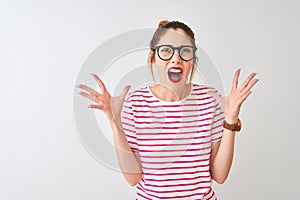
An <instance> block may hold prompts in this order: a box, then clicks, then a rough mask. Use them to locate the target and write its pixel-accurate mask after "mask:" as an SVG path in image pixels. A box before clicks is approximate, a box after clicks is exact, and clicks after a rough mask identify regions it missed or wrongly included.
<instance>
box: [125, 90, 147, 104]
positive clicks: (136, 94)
mask: <svg viewBox="0 0 300 200" xmlns="http://www.w3.org/2000/svg"><path fill="white" fill-rule="evenodd" d="M149 95H150V91H149V86H143V87H140V88H137V89H134V90H133V91H130V92H129V93H128V94H127V95H126V97H125V100H126V101H132V100H138V99H141V98H145V97H148V96H149Z"/></svg>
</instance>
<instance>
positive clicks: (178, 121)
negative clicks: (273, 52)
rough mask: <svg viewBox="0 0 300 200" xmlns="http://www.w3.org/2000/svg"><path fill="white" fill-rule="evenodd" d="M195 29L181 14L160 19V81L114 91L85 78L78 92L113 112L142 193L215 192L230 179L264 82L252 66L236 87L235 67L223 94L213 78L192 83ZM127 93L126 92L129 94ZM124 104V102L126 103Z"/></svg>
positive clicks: (153, 57)
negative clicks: (243, 120) (246, 114)
mask: <svg viewBox="0 0 300 200" xmlns="http://www.w3.org/2000/svg"><path fill="white" fill-rule="evenodd" d="M196 50H197V48H196V45H195V38H194V33H193V31H192V30H191V29H190V28H189V27H188V26H187V25H185V24H184V23H182V22H178V21H171V22H169V21H161V22H160V23H159V25H158V28H157V30H156V31H155V33H154V35H153V38H152V40H151V42H150V50H149V59H148V63H149V66H150V71H151V73H152V77H153V78H154V75H153V69H152V65H154V66H155V67H156V70H157V74H158V77H159V82H158V83H157V84H155V85H153V86H146V87H142V88H140V89H137V90H135V91H133V92H131V93H130V94H128V95H127V93H128V90H129V88H130V86H126V87H125V88H124V89H123V92H122V93H121V95H120V96H118V97H111V95H110V94H109V92H108V91H107V89H106V88H105V85H104V83H103V82H102V81H101V80H100V79H99V78H98V77H97V75H95V74H92V75H93V77H94V78H95V79H96V81H97V82H98V84H99V86H100V88H101V90H102V94H100V93H98V92H97V91H95V90H93V89H91V88H89V87H88V86H85V85H79V86H77V87H79V88H81V89H83V90H85V91H86V92H80V93H79V94H80V95H82V96H84V97H87V98H89V99H90V100H92V101H94V102H95V103H96V104H94V105H90V106H89V107H90V108H94V109H100V110H103V111H104V113H105V114H106V116H107V117H108V119H109V122H110V125H111V128H112V131H113V135H114V144H115V147H116V154H117V158H118V163H119V165H120V168H121V170H122V173H123V175H124V177H125V179H126V180H127V182H128V183H129V184H130V185H132V186H136V198H137V199H217V197H216V194H215V192H214V191H213V189H212V187H211V185H212V180H215V181H216V182H217V183H220V184H222V183H224V181H225V180H226V178H227V176H228V174H229V171H230V168H231V163H232V159H233V151H234V139H235V133H236V132H237V131H239V130H240V127H241V124H240V120H239V119H238V115H239V112H240V108H241V105H242V103H243V102H244V101H245V100H246V98H247V97H248V96H249V95H250V93H251V91H250V90H251V88H252V87H253V86H254V85H255V84H256V83H257V82H258V79H254V77H255V75H256V73H252V74H250V75H249V76H248V77H247V79H246V80H245V81H244V82H243V83H242V85H241V86H240V87H239V88H238V78H239V74H240V69H239V70H237V71H236V72H235V75H234V78H233V81H232V88H231V91H230V94H229V95H228V96H227V97H225V98H223V97H221V96H220V95H219V94H218V93H217V91H216V90H215V89H214V88H212V87H209V86H205V85H198V84H195V83H192V82H191V80H192V77H193V74H194V72H195V67H196V64H197V57H196V56H195V52H196ZM125 97H126V98H125ZM122 108H123V109H122Z"/></svg>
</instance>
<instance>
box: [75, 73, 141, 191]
mask: <svg viewBox="0 0 300 200" xmlns="http://www.w3.org/2000/svg"><path fill="white" fill-rule="evenodd" d="M92 76H93V77H94V78H95V79H96V81H97V83H98V85H99V86H100V88H101V90H102V94H100V93H98V92H97V91H95V90H93V89H92V88H90V87H88V86H85V85H82V84H81V85H78V86H77V87H78V88H81V89H83V90H85V91H86V92H87V93H86V92H80V93H79V94H80V95H82V96H84V97H86V98H88V99H90V100H92V101H94V102H95V103H96V104H94V105H90V106H89V108H95V109H100V110H102V111H103V112H104V113H105V115H106V117H107V118H108V119H109V123H110V126H111V129H112V132H113V136H114V145H115V150H116V154H117V159H118V163H119V166H120V169H121V170H122V173H123V175H124V177H125V179H126V181H127V182H128V183H129V184H130V185H131V186H134V185H136V184H137V183H138V182H139V181H140V180H141V178H142V169H141V162H140V158H139V155H138V153H133V152H132V150H131V148H130V146H129V143H128V141H127V139H126V136H125V133H124V131H123V127H122V124H121V110H122V106H123V103H124V99H125V96H126V94H127V92H128V90H129V88H130V87H129V86H126V87H125V88H124V89H123V92H122V93H121V95H120V96H116V97H111V95H110V94H109V93H108V91H107V90H106V87H105V85H104V83H103V82H102V81H101V80H100V79H99V78H98V76H97V75H96V74H92Z"/></svg>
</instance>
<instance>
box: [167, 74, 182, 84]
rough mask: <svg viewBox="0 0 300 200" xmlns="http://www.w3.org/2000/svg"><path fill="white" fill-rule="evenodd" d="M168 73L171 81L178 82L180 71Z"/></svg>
mask: <svg viewBox="0 0 300 200" xmlns="http://www.w3.org/2000/svg"><path fill="white" fill-rule="evenodd" d="M168 75H169V79H170V81H172V82H173V83H178V82H179V81H180V80H181V73H169V74H168Z"/></svg>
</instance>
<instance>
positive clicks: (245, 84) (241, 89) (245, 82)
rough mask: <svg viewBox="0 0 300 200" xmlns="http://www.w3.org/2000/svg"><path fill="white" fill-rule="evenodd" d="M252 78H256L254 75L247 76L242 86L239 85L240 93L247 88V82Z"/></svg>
mask: <svg viewBox="0 0 300 200" xmlns="http://www.w3.org/2000/svg"><path fill="white" fill-rule="evenodd" d="M254 76H256V73H254V72H253V73H251V74H250V75H249V76H248V78H247V79H246V80H245V81H244V82H243V84H242V85H241V87H240V89H239V90H240V91H243V90H244V89H245V88H246V87H247V85H248V84H249V82H250V81H251V80H252V79H253V78H254Z"/></svg>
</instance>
